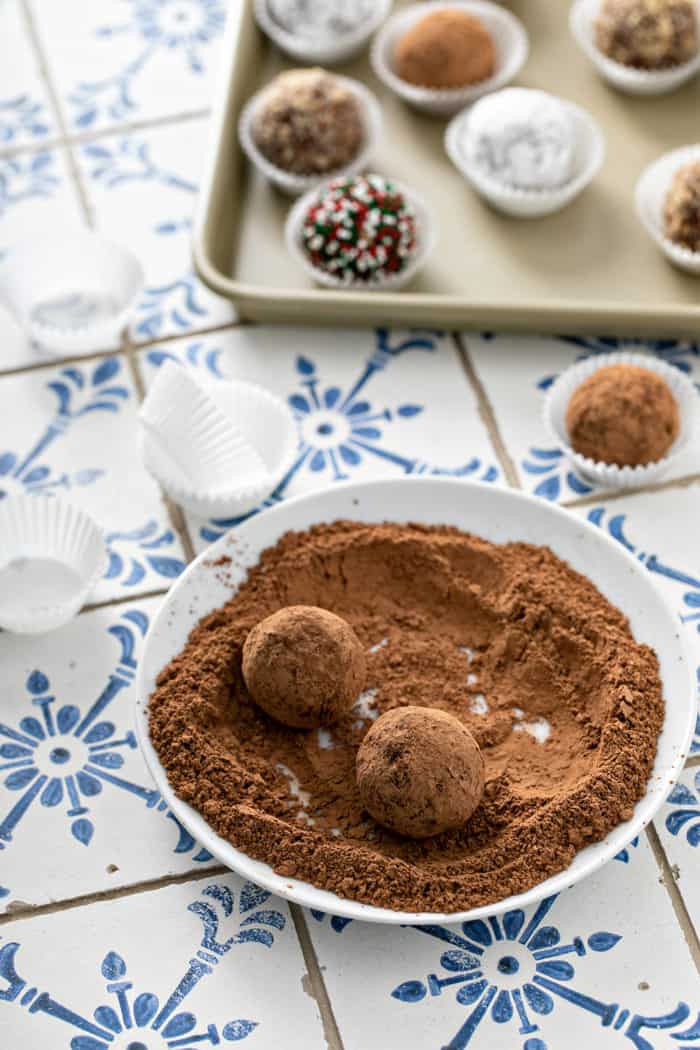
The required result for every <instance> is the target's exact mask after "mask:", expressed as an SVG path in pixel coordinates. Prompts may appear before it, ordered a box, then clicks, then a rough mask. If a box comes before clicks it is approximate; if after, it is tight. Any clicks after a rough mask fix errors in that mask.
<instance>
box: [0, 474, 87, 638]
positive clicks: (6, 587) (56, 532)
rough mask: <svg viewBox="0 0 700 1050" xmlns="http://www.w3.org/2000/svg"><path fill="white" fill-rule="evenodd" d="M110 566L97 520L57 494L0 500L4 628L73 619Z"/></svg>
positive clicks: (51, 626)
mask: <svg viewBox="0 0 700 1050" xmlns="http://www.w3.org/2000/svg"><path fill="white" fill-rule="evenodd" d="M106 566H107V552H106V549H105V543H104V538H103V536H102V531H101V529H100V528H99V526H98V525H97V524H96V523H95V522H94V521H93V519H92V518H91V517H90V516H89V515H88V514H86V513H85V512H84V511H82V510H80V509H79V508H78V507H75V506H73V505H72V504H71V503H68V502H66V501H64V500H62V499H59V498H58V497H49V496H42V495H27V494H23V493H17V494H15V495H10V496H8V497H7V498H6V499H4V500H2V502H0V627H2V628H3V629H4V630H6V631H13V632H14V633H16V634H42V633H44V632H46V631H53V630H56V629H57V628H58V627H62V626H63V625H64V624H66V623H68V622H69V620H72V619H73V617H74V616H75V615H76V613H77V612H78V611H79V610H80V608H81V607H82V606H83V605H84V604H85V602H86V601H87V599H88V597H89V595H90V592H91V591H92V589H93V588H94V586H95V584H96V583H97V582H98V580H99V579H100V577H101V576H102V574H103V573H104V571H105V569H106Z"/></svg>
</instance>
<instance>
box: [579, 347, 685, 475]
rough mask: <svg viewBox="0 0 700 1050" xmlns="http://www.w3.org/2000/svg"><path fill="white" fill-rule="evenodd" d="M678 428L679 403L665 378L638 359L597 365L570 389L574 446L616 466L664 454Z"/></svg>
mask: <svg viewBox="0 0 700 1050" xmlns="http://www.w3.org/2000/svg"><path fill="white" fill-rule="evenodd" d="M679 428H680V419H679V411H678V404H677V402H676V399H675V397H674V396H673V394H672V393H671V389H670V387H669V386H668V383H666V381H665V380H664V379H662V378H661V376H660V375H657V373H656V372H652V371H651V369H649V368H641V367H640V366H638V365H629V364H619V365H607V366H605V367H603V368H599V369H598V370H597V371H595V372H593V374H592V375H590V376H589V377H588V379H585V380H584V381H583V383H581V385H580V386H578V387H577V388H576V389H575V390H574V392H573V394H572V395H571V398H570V400H569V404H568V405H567V409H566V429H567V431H568V434H569V439H570V441H571V446H572V448H573V449H574V450H575V451H576V452H578V453H579V454H580V455H582V456H587V457H588V458H589V459H592V460H594V461H595V462H597V463H614V464H617V466H619V467H625V466H629V467H637V466H645V465H646V464H647V463H656V462H657V461H658V460H660V459H663V457H664V456H665V455H666V453H667V452H668V450H669V448H670V447H671V445H672V444H673V442H674V441H675V440H676V437H677V436H678V431H679Z"/></svg>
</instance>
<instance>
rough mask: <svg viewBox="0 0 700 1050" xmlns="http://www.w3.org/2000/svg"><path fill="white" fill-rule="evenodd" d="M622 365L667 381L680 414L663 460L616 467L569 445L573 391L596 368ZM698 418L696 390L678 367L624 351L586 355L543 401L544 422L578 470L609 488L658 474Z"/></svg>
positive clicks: (635, 484) (632, 485)
mask: <svg viewBox="0 0 700 1050" xmlns="http://www.w3.org/2000/svg"><path fill="white" fill-rule="evenodd" d="M623 364H624V365H639V366H640V367H642V368H647V369H648V370H649V371H650V372H655V373H656V374H657V375H659V376H661V378H662V379H664V380H665V381H666V383H668V386H669V387H670V389H671V392H672V394H673V396H674V397H675V399H676V401H677V403H678V410H679V415H680V429H679V432H678V437H677V438H676V440H675V441H674V443H673V445H672V446H671V448H670V449H669V450H668V452H667V453H666V455H665V456H664V457H663V459H660V460H657V462H656V463H649V464H647V465H646V466H643V467H618V466H616V465H614V464H611V463H598V462H596V461H595V460H592V459H589V458H588V457H587V456H581V455H579V453H578V452H575V451H574V449H573V448H572V447H571V443H570V440H569V434H568V431H567V429H566V422H565V419H566V409H567V406H568V404H569V401H570V400H571V396H572V394H573V392H574V390H575V389H576V388H577V387H579V386H580V385H581V383H582V382H583V381H584V380H585V379H588V377H589V376H591V375H593V373H594V372H597V371H598V369H599V368H605V367H607V366H608V365H623ZM699 417H700V413H699V400H698V392H697V390H696V389H695V387H694V385H693V383H692V382H691V381H690V380H689V379H688V378H687V376H686V375H685V374H684V373H683V372H681V371H680V369H678V368H676V367H675V366H674V365H669V364H667V363H666V362H665V361H662V360H661V359H660V358H658V357H654V356H653V355H651V354H649V355H647V354H635V353H626V352H624V351H623V352H620V353H614V354H597V355H596V356H595V357H588V358H586V360H585V361H581V362H580V363H579V364H577V365H573V366H572V367H571V368H567V370H566V371H565V372H562V374H561V375H560V376H559V377H558V379H557V380H556V381H555V382H554V383H553V384H552V386H551V387H550V389H549V391H548V393H547V397H546V398H545V403H544V420H545V424H546V426H547V428H548V429H549V431H550V433H551V434H552V436H553V438H554V439H555V441H556V442H557V443H558V444H559V445H561V447H562V448H563V449H564V452H565V453H566V455H567V456H568V458H569V459H570V460H571V462H572V463H573V464H574V466H575V467H576V469H577V470H578V471H579V473H580V474H582V475H583V476H584V477H585V478H588V479H589V480H590V481H592V482H594V483H595V484H597V485H602V486H604V487H605V488H610V489H629V488H638V487H640V486H642V485H648V484H649V483H650V482H651V481H655V480H656V479H657V478H659V477H661V475H662V474H664V473H665V472H666V471H667V470H668V469H669V467H670V466H671V464H672V462H673V460H674V459H675V458H676V457H677V456H678V454H679V453H680V452H682V451H683V449H685V448H686V447H687V445H688V443H689V441H690V440H691V438H692V437H693V434H694V432H695V429H696V427H697V424H698V419H699Z"/></svg>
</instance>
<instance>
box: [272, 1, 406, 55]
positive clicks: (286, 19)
mask: <svg viewBox="0 0 700 1050" xmlns="http://www.w3.org/2000/svg"><path fill="white" fill-rule="evenodd" d="M391 3H392V0H255V18H256V21H257V23H258V25H259V26H260V28H261V29H263V30H264V31H265V33H267V35H268V36H269V37H270V39H271V40H272V41H273V43H275V44H276V45H277V47H279V49H280V50H281V51H284V52H285V54H287V55H289V56H290V58H293V59H294V60H295V61H297V62H303V63H307V64H311V63H320V64H321V65H334V64H335V63H337V62H345V61H347V60H348V59H349V58H352V56H353V55H355V54H357V52H358V51H361V50H362V48H363V47H364V46H365V45H366V44H367V41H368V40H369V38H370V37H371V36H372V34H373V33H374V31H375V30H376V29H377V27H378V26H379V25H380V24H381V23H382V22H383V21H384V19H385V18H386V16H387V14H388V13H389V11H390V10H391Z"/></svg>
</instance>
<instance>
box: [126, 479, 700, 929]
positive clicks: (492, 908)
mask: <svg viewBox="0 0 700 1050" xmlns="http://www.w3.org/2000/svg"><path fill="white" fill-rule="evenodd" d="M339 518H349V519H351V520H354V521H361V522H383V521H396V522H408V521H412V522H419V523H421V524H425V525H439V524H446V525H455V526H457V527H458V528H460V529H463V530H465V531H467V532H473V533H476V534H477V535H478V536H483V537H484V538H485V539H487V540H490V541H492V542H495V543H505V542H508V541H511V540H522V541H524V542H526V543H539V544H546V545H547V546H549V547H550V548H551V549H552V550H553V551H554V553H555V554H557V555H558V556H559V557H560V558H563V559H565V561H567V562H568V563H569V564H570V565H571V566H572V567H573V568H574V569H576V570H577V571H578V572H581V573H584V574H585V575H587V576H588V577H589V578H590V579H591V580H592V581H593V583H595V585H596V586H597V587H598V588H599V590H601V591H602V592H603V594H604V595H605V596H606V597H607V598H608V599H609V600H610V601H611V602H612V603H613V604H614V605H616V606H617V607H618V608H620V609H621V610H622V611H623V612H624V613H625V614H626V615H627V616H628V617H629V621H630V624H631V627H632V631H633V633H634V636H635V638H636V639H637V640H638V641H639V642H646V643H647V644H648V645H651V646H653V648H654V649H655V650H656V652H657V654H658V657H659V664H660V668H661V678H662V681H663V689H664V697H665V700H666V718H665V721H664V726H663V730H662V732H661V735H660V737H659V745H658V751H657V755H656V761H655V764H654V769H653V771H652V775H651V778H650V780H649V784H648V786H647V791H646V794H645V795H644V797H643V798H642V799H641V800H640V801H639V802H638V803H637V805H636V807H635V810H634V814H633V816H632V818H631V819H630V820H628V821H626V822H625V823H624V824H620V825H619V826H618V827H617V828H615V830H614V831H612V832H611V833H610V834H609V835H608V836H607V837H606V838H605V839H603V841H602V842H598V843H595V844H594V845H592V846H587V847H586V848H585V849H583V850H581V851H580V852H579V853H577V854H576V856H575V857H574V859H573V861H572V862H571V864H570V865H569V867H568V868H566V870H565V871H562V872H560V873H559V874H558V875H555V876H553V877H552V878H550V879H547V880H546V881H545V882H541V883H539V884H538V885H537V886H533V887H532V889H530V890H528V891H527V892H526V893H520V894H517V895H516V896H513V897H508V898H505V899H504V900H501V901H498V902H497V903H494V904H489V905H487V906H485V907H481V908H472V909H471V910H470V911H464V912H455V913H450V914H442V913H435V912H431V913H427V912H415V913H414V912H399V911H390V910H389V909H387V908H374V907H371V906H370V905H367V904H360V903H358V902H356V901H351V900H345V899H343V898H341V897H338V896H336V894H334V893H330V892H329V891H327V890H320V889H317V888H316V887H315V886H311V885H309V883H306V882H300V881H299V880H296V879H290V878H287V877H285V876H282V875H278V874H276V873H275V872H274V871H273V870H272V868H271V867H270V866H269V865H268V864H264V863H262V862H261V861H258V860H253V859H252V858H251V857H248V856H247V855H246V854H244V853H241V852H240V850H237V849H235V848H234V847H233V846H232V845H231V844H230V843H229V842H227V841H226V840H225V839H223V838H221V837H220V836H219V835H217V834H216V833H215V832H214V831H213V830H212V828H210V827H209V825H208V824H207V822H206V821H205V820H204V818H203V817H202V816H201V814H199V813H198V812H197V811H196V810H194V809H192V807H191V806H189V805H187V804H186V803H185V802H183V801H182V800H181V799H179V798H178V797H177V796H176V795H175V793H174V792H173V790H172V788H171V787H170V785H169V784H168V780H167V777H166V774H165V771H164V769H163V767H162V766H161V764H160V761H159V759H158V756H157V755H156V753H155V751H154V749H153V747H152V745H151V742H150V739H149V736H148V725H147V699H148V697H149V696H150V695H151V693H152V691H153V689H154V686H155V680H156V677H157V675H158V673H159V672H160V671H161V669H162V668H163V667H164V666H165V665H166V664H167V663H168V662H169V661H170V660H171V658H172V657H173V656H175V655H176V654H177V653H179V652H180V651H181V649H182V648H183V646H184V644H185V642H186V641H187V636H188V635H189V633H190V631H191V630H192V628H193V627H194V626H195V624H196V623H197V622H198V621H199V619H200V618H201V617H202V616H204V615H205V614H206V613H208V612H211V611H212V610H213V609H216V608H218V607H219V606H220V605H222V604H223V603H224V602H225V601H226V600H227V599H229V598H230V597H231V584H232V582H233V581H234V580H235V583H236V584H237V583H239V582H240V581H242V580H243V578H244V577H245V574H246V572H247V570H248V568H250V567H251V566H252V565H254V564H255V563H256V562H257V560H258V557H259V555H260V553H261V551H262V550H264V549H265V548H266V547H269V546H270V545H271V544H274V543H275V542H276V541H277V540H278V539H279V538H280V536H281V535H282V534H283V533H284V532H286V531H287V530H288V529H297V530H298V529H307V528H309V527H310V526H311V525H316V524H318V523H321V522H332V521H336V520H337V519H339ZM222 555H228V556H229V557H230V558H231V563H230V565H228V566H227V573H226V577H227V579H226V580H224V579H222V578H221V577H222V576H223V575H224V574H222V573H221V571H220V569H217V568H216V566H215V564H214V563H215V562H216V561H217V559H218V558H219V557H221V556H222ZM137 697H138V699H137V702H136V703H137V710H136V720H137V729H138V734H139V737H140V740H141V747H142V749H143V754H144V755H145V758H146V762H147V763H148V766H149V769H150V770H151V773H152V774H153V777H154V779H155V781H156V784H157V785H158V788H159V790H160V791H161V793H162V795H163V797H164V798H165V800H166V801H167V802H168V804H169V806H170V807H171V809H172V810H173V812H174V814H175V815H176V817H177V818H178V819H179V820H180V821H182V823H183V824H184V825H185V827H186V828H187V829H188V831H190V832H191V833H192V834H193V835H194V836H195V837H196V838H197V839H198V841H199V842H200V843H201V844H202V845H203V846H204V847H206V849H208V850H209V851H210V852H211V853H213V854H214V856H215V857H217V858H218V859H219V860H220V861H221V862H222V863H223V864H226V865H227V866H228V867H229V868H233V870H234V871H237V872H238V873H239V874H240V875H242V876H243V877H244V878H247V879H252V880H253V881H254V882H257V883H258V884H259V885H260V886H264V887H265V888H266V889H268V890H271V891H272V893H276V894H278V895H279V896H280V897H286V898H287V899H288V900H292V901H296V902H297V903H298V904H302V905H305V906H306V907H309V908H317V909H319V910H320V911H324V912H331V913H332V914H334V915H344V916H346V917H348V918H351V919H361V920H364V921H367V922H384V923H411V924H417V925H419V924H427V923H437V922H445V921H449V922H463V921H465V920H471V919H477V918H480V917H482V916H486V915H496V914H499V913H501V912H504V911H507V910H509V909H512V908H524V907H526V906H528V905H530V904H532V903H534V902H535V901H539V900H541V899H542V898H543V897H547V896H549V895H550V894H554V893H558V892H559V891H560V890H563V889H566V888H567V887H569V886H572V885H573V884H574V883H576V882H578V881H579V880H580V879H582V878H584V877H585V876H586V875H590V874H591V873H592V872H594V871H596V870H597V869H598V868H600V867H601V865H603V864H605V862H606V861H608V860H610V859H611V858H612V857H614V856H615V854H616V853H617V852H618V851H619V850H620V849H622V847H623V846H625V845H627V844H628V843H629V842H630V840H631V839H633V838H634V836H635V835H637V834H639V832H640V831H641V830H642V828H643V827H644V826H645V825H646V824H648V823H649V821H650V820H651V819H652V817H653V816H654V814H655V812H656V810H657V809H658V808H659V806H660V805H661V803H662V802H663V800H664V798H665V797H666V795H667V793H668V790H669V787H670V785H671V784H672V783H673V782H674V781H675V780H676V778H677V777H678V774H679V773H680V771H681V769H682V766H683V762H684V760H685V757H686V753H687V750H688V746H689V744H690V740H691V736H692V731H693V726H694V723H695V682H694V668H693V666H692V661H691V660H690V658H689V654H688V653H687V652H686V649H685V645H684V642H683V639H682V637H681V628H680V624H679V623H678V620H677V619H676V617H675V616H674V614H673V613H672V612H671V610H670V609H669V607H668V606H667V605H666V603H665V601H664V599H663V598H662V596H661V594H660V593H659V592H658V591H657V590H656V588H655V585H654V584H653V582H652V579H651V576H650V575H649V573H648V571H647V570H646V569H644V568H643V567H642V566H641V565H640V564H639V562H638V561H637V560H636V559H635V558H634V557H633V556H632V555H631V554H630V553H629V552H628V551H626V550H625V549H624V547H622V546H621V545H620V544H619V543H617V542H616V541H615V540H613V539H611V538H610V537H609V536H607V535H606V534H605V533H604V532H603V531H601V530H599V529H597V528H596V527H595V526H593V525H590V524H589V523H588V522H585V521H583V520H581V519H580V518H577V517H574V516H573V515H572V514H570V513H569V512H568V511H565V510H563V509H562V508H560V507H557V506H555V505H552V504H550V503H547V502H545V501H544V500H540V499H537V498H535V497H533V496H528V495H525V494H524V493H520V492H514V491H512V490H509V489H501V488H497V487H495V486H493V485H487V484H480V483H478V482H468V481H455V480H453V479H449V478H447V479H444V478H435V479H433V478H400V479H396V480H384V481H373V482H366V483H364V484H340V485H335V486H333V488H331V489H328V490H327V491H325V492H320V493H314V494H312V495H309V496H303V497H301V498H300V499H294V500H289V501H288V502H286V503H282V504H280V506H279V507H275V508H274V509H272V510H268V511H266V512H265V513H263V514H261V515H259V516H257V517H255V518H252V519H250V521H247V522H245V523H244V524H243V525H240V526H239V527H238V528H237V529H235V530H232V531H231V532H230V533H228V534H227V535H226V536H224V537H222V538H221V539H220V540H219V541H218V542H217V543H215V544H214V545H213V546H212V547H210V548H209V549H208V550H206V551H204V553H203V554H201V555H200V556H199V558H197V560H196V561H195V562H193V563H192V565H190V566H189V568H188V569H187V570H186V571H185V572H184V573H183V575H182V576H181V577H180V578H179V580H178V581H177V582H176V583H175V584H174V586H173V588H172V590H171V591H170V593H169V594H168V597H167V598H166V600H165V602H164V604H163V605H162V607H161V609H160V611H159V613H158V615H157V617H156V618H155V620H154V622H153V624H152V626H151V629H150V631H149V632H148V636H147V638H146V646H145V651H144V654H143V658H142V660H141V668H140V673H139V682H138V689H137Z"/></svg>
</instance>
